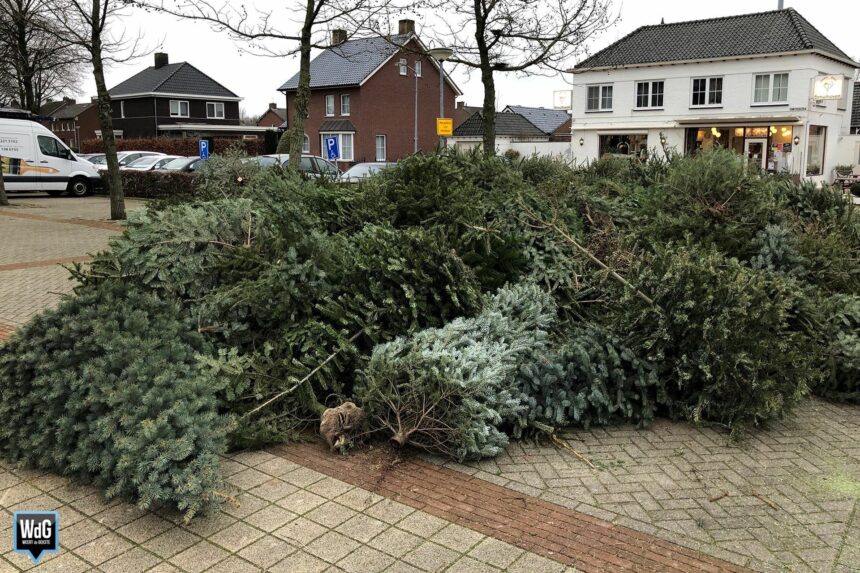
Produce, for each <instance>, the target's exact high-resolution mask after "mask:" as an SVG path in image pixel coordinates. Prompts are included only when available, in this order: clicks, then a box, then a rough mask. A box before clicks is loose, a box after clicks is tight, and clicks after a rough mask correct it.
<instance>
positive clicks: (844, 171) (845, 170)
mask: <svg viewBox="0 0 860 573" xmlns="http://www.w3.org/2000/svg"><path fill="white" fill-rule="evenodd" d="M835 169H836V174H837V175H841V176H842V177H848V176H849V175H851V172H852V171H853V170H854V166H853V165H837V166H836V168H835Z"/></svg>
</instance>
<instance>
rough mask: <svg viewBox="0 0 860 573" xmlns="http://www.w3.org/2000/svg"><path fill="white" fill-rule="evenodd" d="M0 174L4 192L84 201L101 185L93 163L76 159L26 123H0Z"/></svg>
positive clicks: (51, 136) (45, 133) (54, 139)
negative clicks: (40, 193)
mask: <svg viewBox="0 0 860 573" xmlns="http://www.w3.org/2000/svg"><path fill="white" fill-rule="evenodd" d="M0 142H2V148H0V149H2V152H0V155H2V156H3V159H2V163H0V167H2V168H0V171H2V175H3V183H4V184H5V186H6V190H7V191H45V192H46V193H48V194H49V195H54V196H57V195H62V194H63V193H66V192H68V193H71V194H72V195H75V196H77V197H83V196H84V195H87V194H88V193H89V192H90V191H92V190H93V189H95V188H98V187H100V186H101V184H102V179H101V176H100V175H99V172H98V171H96V169H95V167H93V164H92V163H89V162H88V161H84V160H83V159H79V158H78V156H77V155H75V154H74V153H72V150H71V149H69V148H68V147H66V145H65V144H64V143H63V142H62V141H60V140H59V139H58V138H57V136H56V135H54V134H53V133H51V130H49V129H48V128H46V127H45V126H43V125H41V124H39V123H36V122H35V121H31V120H29V119H0Z"/></svg>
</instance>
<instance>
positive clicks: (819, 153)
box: [806, 125, 827, 177]
mask: <svg viewBox="0 0 860 573" xmlns="http://www.w3.org/2000/svg"><path fill="white" fill-rule="evenodd" d="M826 136H827V128H826V127H824V126H823V125H810V126H809V135H808V136H807V138H806V139H807V142H806V146H807V147H806V175H807V177H809V176H811V175H821V174H822V173H823V172H824V140H825V137H826Z"/></svg>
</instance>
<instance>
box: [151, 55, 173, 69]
mask: <svg viewBox="0 0 860 573" xmlns="http://www.w3.org/2000/svg"><path fill="white" fill-rule="evenodd" d="M169 63H170V58H168V57H167V54H165V53H164V52H155V69H156V70H157V69H158V68H163V67H164V66H166V65H167V64H169Z"/></svg>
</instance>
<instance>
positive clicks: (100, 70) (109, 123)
mask: <svg viewBox="0 0 860 573" xmlns="http://www.w3.org/2000/svg"><path fill="white" fill-rule="evenodd" d="M52 2H53V8H54V9H55V10H57V12H56V13H57V14H63V18H58V19H57V20H58V21H59V24H58V25H59V26H61V27H62V32H63V34H64V35H65V36H66V38H67V40H68V41H69V42H70V43H71V44H72V45H74V46H77V47H79V48H80V49H82V50H83V51H84V52H85V53H86V54H87V59H88V60H89V62H90V64H91V65H92V69H93V78H94V79H95V82H96V94H97V98H98V99H97V101H98V114H99V124H100V127H101V132H102V141H103V143H104V150H105V156H106V157H105V159H106V160H107V166H108V177H107V186H108V191H109V192H110V217H111V219H125V197H124V195H123V190H122V179H121V178H120V172H119V161H118V160H117V156H116V139H115V138H114V133H113V117H112V115H111V102H110V94H109V93H108V89H107V85H106V84H105V74H104V68H105V65H109V64H111V63H116V62H126V61H128V60H131V59H133V58H135V57H137V55H138V53H137V51H138V50H137V47H138V40H139V37H135V38H127V37H126V36H125V34H124V32H120V33H118V34H117V33H114V28H116V29H119V30H124V26H123V25H122V23H121V22H119V20H120V18H121V17H122V16H123V13H122V10H123V8H124V6H125V5H124V3H123V2H122V0H52Z"/></svg>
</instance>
